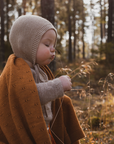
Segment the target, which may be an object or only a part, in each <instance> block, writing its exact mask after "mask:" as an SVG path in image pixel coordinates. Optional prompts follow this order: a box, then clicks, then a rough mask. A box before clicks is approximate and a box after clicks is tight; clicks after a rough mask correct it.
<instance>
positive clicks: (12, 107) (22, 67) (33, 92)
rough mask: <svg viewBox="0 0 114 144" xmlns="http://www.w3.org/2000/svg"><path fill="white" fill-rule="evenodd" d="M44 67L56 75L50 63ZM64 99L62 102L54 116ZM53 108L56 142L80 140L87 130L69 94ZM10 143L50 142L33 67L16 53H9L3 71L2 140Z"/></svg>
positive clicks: (0, 77) (0, 101)
mask: <svg viewBox="0 0 114 144" xmlns="http://www.w3.org/2000/svg"><path fill="white" fill-rule="evenodd" d="M41 68H42V69H43V70H44V72H46V74H47V75H48V77H49V79H53V74H52V73H51V71H50V70H49V68H48V67H47V66H43V67H41ZM62 100H63V104H62V106H61V108H60V111H59V113H58V115H57V117H56V120H55V119H54V118H55V116H56V113H57V111H58V109H59V107H60V105H61V101H62ZM52 111H53V115H54V118H53V119H54V123H53V120H52V122H51V124H52V123H53V127H52V128H51V129H52V134H53V136H54V138H55V141H56V143H57V144H61V141H63V142H64V143H65V144H71V143H74V144H77V143H78V140H79V139H80V138H82V137H84V133H83V131H82V129H81V127H80V124H79V122H78V120H77V117H76V115H75V112H74V109H73V106H72V103H71V100H70V99H69V98H68V97H67V96H64V97H63V99H57V100H55V101H54V102H53V104H52ZM69 116H70V117H69ZM51 124H50V126H51ZM55 134H56V135H57V136H56V135H55ZM57 137H59V139H60V140H61V141H60V140H59V139H58V138H57ZM8 143H10V144H51V141H50V137H49V134H48V132H47V128H46V124H45V121H44V118H43V114H42V108H41V104H40V100H39V96H38V91H37V88H36V85H35V81H34V78H33V76H32V73H31V70H30V68H29V66H28V64H27V63H26V62H25V61H24V60H23V59H21V58H17V57H15V55H14V54H12V55H10V57H9V58H8V61H7V63H6V66H5V68H4V70H3V72H2V74H1V75H0V144H8Z"/></svg>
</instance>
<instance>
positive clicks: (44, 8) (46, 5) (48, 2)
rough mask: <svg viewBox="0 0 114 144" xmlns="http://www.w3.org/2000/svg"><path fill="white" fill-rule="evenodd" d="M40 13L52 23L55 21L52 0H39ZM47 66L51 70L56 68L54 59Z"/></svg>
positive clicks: (53, 70)
mask: <svg viewBox="0 0 114 144" xmlns="http://www.w3.org/2000/svg"><path fill="white" fill-rule="evenodd" d="M41 14H42V17H44V18H46V19H47V20H49V21H50V22H51V23H52V24H53V25H54V23H55V18H54V16H55V11H54V0H41ZM49 68H50V69H51V71H52V72H55V70H56V62H55V60H54V61H52V62H51V63H50V64H49Z"/></svg>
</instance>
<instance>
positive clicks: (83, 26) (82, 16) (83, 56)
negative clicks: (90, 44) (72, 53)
mask: <svg viewBox="0 0 114 144" xmlns="http://www.w3.org/2000/svg"><path fill="white" fill-rule="evenodd" d="M82 20H83V23H82V43H83V52H82V53H83V59H85V42H84V3H83V0H82Z"/></svg>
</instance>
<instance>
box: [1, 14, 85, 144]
mask: <svg viewBox="0 0 114 144" xmlns="http://www.w3.org/2000/svg"><path fill="white" fill-rule="evenodd" d="M9 40H10V44H11V47H12V50H13V52H14V54H13V55H11V56H10V58H9V60H8V62H7V64H6V67H8V66H7V65H11V66H12V65H14V64H15V65H16V64H17V63H18V61H19V62H20V61H21V60H20V58H21V59H22V60H23V61H22V62H20V65H19V66H17V67H16V69H15V70H14V68H12V69H13V72H14V73H15V74H16V72H17V71H18V69H21V72H19V73H18V74H19V75H20V76H22V78H23V77H24V78H25V77H26V75H25V74H24V72H22V71H23V70H24V69H26V70H27V71H28V72H29V69H30V71H31V74H32V75H30V76H28V78H26V79H25V81H27V79H30V78H31V79H32V77H33V79H34V82H35V85H34V86H33V85H32V84H31V85H29V86H30V87H31V88H32V87H33V88H36V89H37V93H36V95H37V98H38V97H39V100H40V104H38V103H39V101H36V102H37V103H35V104H36V105H39V107H38V108H37V110H38V111H42V114H43V117H42V116H41V117H42V118H41V120H39V122H38V121H36V120H35V121H34V122H33V120H32V122H30V123H31V125H32V124H33V125H35V126H36V125H38V124H37V123H42V121H43V124H41V125H42V126H43V127H44V128H41V129H42V130H44V129H45V128H46V129H47V132H46V129H45V130H44V131H45V132H43V133H42V134H41V133H40V132H39V131H38V128H39V127H40V125H38V126H37V129H36V131H35V132H34V133H32V132H31V131H32V130H31V129H30V127H31V126H30V125H29V124H28V123H27V122H26V124H25V129H26V134H24V133H23V134H22V133H21V136H20V138H21V140H20V139H19V138H18V139H19V140H18V142H17V140H11V138H7V137H8V136H7V132H5V130H4V129H3V128H2V127H1V133H3V134H4V139H1V137H0V142H4V143H5V142H6V143H7V142H8V143H15V144H18V143H31V144H32V143H39V144H40V143H41V144H43V143H53V144H59V143H60V144H61V143H65V144H67V143H68V144H71V143H74V144H78V143H79V141H78V140H79V139H80V138H82V137H84V133H83V131H82V129H81V127H80V125H79V123H78V120H77V118H76V115H75V112H74V110H73V106H72V104H71V101H70V99H69V98H68V97H67V96H64V92H65V91H69V90H71V88H72V83H71V79H70V77H69V76H67V75H64V76H61V77H59V78H55V79H54V76H53V74H52V73H51V71H50V69H49V68H48V67H47V65H48V64H50V62H51V61H53V60H54V58H55V47H56V42H57V31H56V29H55V27H54V26H53V25H52V24H51V23H50V22H49V21H48V20H46V19H44V18H42V17H40V16H33V15H31V16H21V17H19V18H18V19H17V20H16V21H15V22H14V24H13V26H12V28H11V31H10V35H9ZM12 57H13V58H12ZM11 59H15V60H14V62H13V63H12V64H8V63H9V61H11ZM24 62H25V63H24ZM10 63H11V62H10ZM22 65H25V68H24V67H23V66H22ZM26 67H27V68H26ZM5 71H6V70H4V71H3V74H2V75H6V74H4V73H7V72H5ZM2 75H1V77H3V76H2ZM9 75H13V74H12V71H11V70H10V74H9ZM15 77H16V76H15ZM17 77H18V75H17ZM13 79H14V78H13ZM14 81H15V80H14ZM14 81H13V82H14ZM19 81H20V80H18V82H19ZM31 81H32V80H31ZM18 82H17V83H18ZM1 83H2V78H1V79H0V84H1ZM23 84H24V83H21V84H20V85H19V86H18V89H19V88H20V87H21V86H22V85H23ZM27 85H28V84H27ZM27 85H25V86H27ZM27 88H29V87H27ZM23 89H26V88H23ZM12 91H15V86H14V89H13V90H12ZM17 93H18V91H17ZM17 93H15V97H17V95H18V94H17ZM1 94H2V95H3V93H0V96H1ZM8 95H9V94H8ZM25 95H26V96H28V97H30V98H31V99H32V100H31V103H30V104H29V109H30V110H31V111H32V110H33V112H31V113H29V114H30V115H32V114H33V113H34V111H36V110H35V109H33V106H32V104H33V103H32V102H33V101H34V95H35V94H34V95H33V96H32V94H28V93H27V92H26V93H25ZM26 96H25V97H26ZM20 97H21V95H20ZM1 99H2V98H1ZM15 99H16V98H15ZM26 101H27V100H26ZM28 101H29V100H28ZM17 102H18V103H19V106H21V107H22V109H23V105H24V104H23V102H22V100H21V101H17ZM34 102H35V101H34ZM13 103H14V102H13ZM20 103H22V105H21V104H20ZM40 105H41V107H40ZM1 107H2V106H1ZM24 107H25V105H24ZM18 109H19V108H18ZM59 109H60V110H59ZM38 111H37V113H38ZM67 112H68V113H67ZM58 113H60V114H58ZM13 114H14V113H12V112H11V115H13ZM20 114H21V113H20ZM36 115H37V114H36ZM40 115H41V114H40ZM12 117H13V116H12ZM20 117H21V115H20ZM23 117H24V118H23ZM38 117H40V116H38ZM38 117H37V118H38ZM22 119H23V120H22V121H27V119H28V117H26V115H25V114H23V116H22ZM30 119H32V117H29V120H30ZM68 119H71V120H68ZM29 120H28V121H29ZM18 121H19V120H18ZM16 122H17V121H16ZM69 122H70V123H69ZM14 123H15V122H14ZM72 124H73V127H76V129H75V128H74V130H71V128H72V126H71V128H70V127H69V126H68V125H72ZM27 125H28V126H27ZM74 125H75V126H74ZM2 129H3V130H2ZM59 130H60V131H59ZM60 133H61V134H60ZM36 134H37V135H38V136H37V137H36ZM18 135H20V133H18ZM40 135H41V136H40ZM16 136H17V135H16ZM24 136H25V137H24ZM42 136H44V138H42ZM28 137H29V138H28ZM44 140H46V142H44Z"/></svg>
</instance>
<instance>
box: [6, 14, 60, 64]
mask: <svg viewBox="0 0 114 144" xmlns="http://www.w3.org/2000/svg"><path fill="white" fill-rule="evenodd" d="M50 29H53V30H54V31H55V32H56V29H55V27H54V26H53V25H52V24H51V23H50V22H49V21H48V20H46V19H44V18H42V17H40V16H35V15H29V16H28V15H23V16H20V17H19V18H18V19H17V20H16V21H15V22H14V24H13V26H12V28H11V31H10V35H9V41H10V44H11V47H12V50H13V52H14V54H15V55H16V56H17V57H19V58H23V59H25V60H28V61H29V62H31V63H32V64H33V65H35V60H36V52H37V49H38V46H39V42H40V40H41V38H42V36H43V35H44V34H45V33H46V32H47V31H48V30H50ZM56 34H57V32H56Z"/></svg>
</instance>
